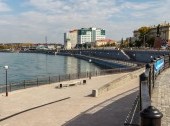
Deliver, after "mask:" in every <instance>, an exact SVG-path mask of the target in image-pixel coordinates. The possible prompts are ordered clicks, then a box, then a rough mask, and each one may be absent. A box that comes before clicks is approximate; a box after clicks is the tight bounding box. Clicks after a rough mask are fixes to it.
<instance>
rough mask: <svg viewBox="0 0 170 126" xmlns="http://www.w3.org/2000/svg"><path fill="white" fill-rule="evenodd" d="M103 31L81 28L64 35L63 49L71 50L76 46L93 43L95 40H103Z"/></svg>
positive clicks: (104, 36)
mask: <svg viewBox="0 0 170 126" xmlns="http://www.w3.org/2000/svg"><path fill="white" fill-rule="evenodd" d="M105 38H106V35H105V30H104V29H101V28H81V29H75V30H72V31H69V32H67V33H64V47H65V49H71V48H74V47H75V46H76V44H84V43H92V42H93V43H94V42H95V41H96V40H102V39H105Z"/></svg>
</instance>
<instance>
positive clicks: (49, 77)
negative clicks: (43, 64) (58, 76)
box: [48, 76, 51, 84]
mask: <svg viewBox="0 0 170 126" xmlns="http://www.w3.org/2000/svg"><path fill="white" fill-rule="evenodd" d="M48 80H49V84H50V83H51V78H50V76H49V78H48Z"/></svg>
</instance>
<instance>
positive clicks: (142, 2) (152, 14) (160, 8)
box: [0, 0, 170, 43]
mask: <svg viewBox="0 0 170 126" xmlns="http://www.w3.org/2000/svg"><path fill="white" fill-rule="evenodd" d="M169 5H170V0H0V43H7V42H8V43H13V42H45V36H47V37H48V41H49V42H58V43H63V33H64V32H67V31H69V30H72V29H76V28H82V27H100V28H103V29H105V30H106V34H107V35H106V36H107V38H111V39H114V40H120V39H121V38H122V37H123V38H124V39H125V38H126V37H129V36H132V35H133V30H135V29H137V28H139V27H141V26H151V25H158V24H160V23H164V22H165V21H166V22H170V14H169Z"/></svg>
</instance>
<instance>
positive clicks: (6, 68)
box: [4, 65, 9, 96]
mask: <svg viewBox="0 0 170 126" xmlns="http://www.w3.org/2000/svg"><path fill="white" fill-rule="evenodd" d="M8 68H9V67H8V66H7V65H6V66H4V69H5V73H6V96H8V87H7V86H8V85H7V84H8V80H7V71H8Z"/></svg>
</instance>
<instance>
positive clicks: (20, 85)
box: [0, 67, 140, 93]
mask: <svg viewBox="0 0 170 126" xmlns="http://www.w3.org/2000/svg"><path fill="white" fill-rule="evenodd" d="M139 68H140V67H132V68H115V69H107V70H101V71H93V72H81V73H74V74H66V75H58V76H48V77H43V78H40V77H39V78H35V79H32V80H23V81H20V82H9V83H8V85H7V91H15V90H19V89H25V88H30V87H35V86H40V85H45V84H51V83H57V82H62V81H69V80H74V79H81V78H89V79H91V77H95V76H101V75H109V74H116V73H123V72H130V71H134V70H137V69H139ZM5 91H6V85H5V84H1V85H0V93H4V92H5Z"/></svg>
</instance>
